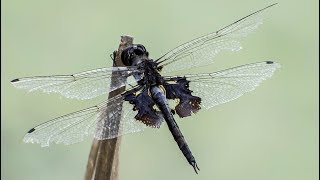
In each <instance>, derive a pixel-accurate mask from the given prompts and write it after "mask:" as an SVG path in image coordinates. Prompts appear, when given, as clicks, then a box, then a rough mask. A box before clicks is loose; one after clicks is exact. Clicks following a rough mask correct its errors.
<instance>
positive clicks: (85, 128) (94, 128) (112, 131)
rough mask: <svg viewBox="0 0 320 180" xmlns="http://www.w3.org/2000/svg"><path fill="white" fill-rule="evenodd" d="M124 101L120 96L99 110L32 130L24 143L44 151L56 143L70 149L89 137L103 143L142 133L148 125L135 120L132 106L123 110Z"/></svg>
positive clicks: (79, 114)
mask: <svg viewBox="0 0 320 180" xmlns="http://www.w3.org/2000/svg"><path fill="white" fill-rule="evenodd" d="M122 99H123V98H122V96H121V94H119V95H117V96H115V97H113V98H111V99H109V100H107V101H105V102H103V103H101V104H99V105H97V106H93V107H90V108H87V109H83V110H80V111H77V112H74V113H71V114H67V115H64V116H61V117H58V118H55V119H52V120H50V121H48V122H45V123H43V124H40V125H38V126H36V127H34V128H32V129H31V130H30V131H29V132H28V133H27V134H26V135H25V137H24V139H23V141H24V142H26V143H39V144H40V145H41V146H42V147H45V146H49V145H50V143H52V142H55V143H57V144H59V143H63V144H65V145H69V144H73V143H77V142H80V141H83V140H84V138H85V137H86V136H88V135H92V134H95V138H97V139H100V140H101V139H111V138H114V137H117V136H121V135H124V134H128V133H133V132H138V131H142V130H143V129H144V128H145V125H144V124H142V123H140V122H138V121H136V120H135V119H134V116H131V113H132V112H133V111H132V107H130V106H129V105H130V104H129V103H127V102H125V104H124V105H123V108H121V106H120V105H121V103H119V102H122ZM120 119H121V121H120ZM119 121H120V123H119ZM102 122H104V123H102ZM116 124H119V125H118V126H116ZM102 126H103V127H102ZM102 130H103V131H104V132H102Z"/></svg>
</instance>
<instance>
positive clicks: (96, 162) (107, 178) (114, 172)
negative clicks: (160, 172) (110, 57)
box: [84, 36, 133, 180]
mask: <svg viewBox="0 0 320 180" xmlns="http://www.w3.org/2000/svg"><path fill="white" fill-rule="evenodd" d="M132 42H133V38H132V37H130V36H121V42H120V45H119V48H118V51H117V52H116V56H115V63H114V65H113V66H124V65H123V64H122V62H121V57H120V55H121V52H122V51H123V50H124V49H125V48H126V47H127V46H129V45H131V44H132ZM114 78H115V77H111V85H112V83H114ZM124 91H125V87H122V88H119V89H117V90H114V91H112V92H110V93H109V96H108V99H110V98H112V97H114V96H115V95H118V94H119V93H122V92H124ZM120 118H121V116H120V117H119V121H118V122H119V123H120V120H121V119H120ZM120 143H121V138H120V137H117V138H113V139H106V140H97V139H93V142H92V145H91V149H90V153H89V158H88V162H87V168H86V173H85V178H84V179H85V180H92V179H93V177H94V179H95V180H117V179H118V175H119V150H120Z"/></svg>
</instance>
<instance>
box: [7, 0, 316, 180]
mask: <svg viewBox="0 0 320 180" xmlns="http://www.w3.org/2000/svg"><path fill="white" fill-rule="evenodd" d="M1 3H2V9H1V10H2V16H1V18H2V24H1V25H2V28H1V36H2V41H1V50H2V56H1V65H2V66H1V67H2V68H1V96H2V99H1V105H2V106H1V111H2V114H1V125H2V126H1V145H2V146H1V157H2V158H1V177H2V178H3V179H10V180H15V179H25V180H27V179H52V180H57V179H83V176H84V172H85V167H86V163H87V158H88V153H89V149H90V146H91V138H88V139H87V140H86V141H84V142H82V143H78V144H74V145H71V146H63V145H52V146H50V147H49V148H41V147H40V146H39V145H35V144H24V143H23V142H22V138H23V136H24V134H25V133H26V131H27V130H29V129H30V128H31V127H33V126H34V125H37V124H39V123H42V122H44V121H46V120H49V119H51V118H54V117H57V116H59V115H63V114H66V113H69V112H73V111H76V110H79V109H81V108H85V107H88V106H91V105H94V104H96V103H98V102H100V101H102V100H104V99H105V98H106V97H105V96H104V97H100V98H97V99H94V100H89V101H77V100H72V99H66V98H63V97H61V96H60V95H57V94H51V95H47V94H43V93H41V92H34V93H27V92H26V91H23V90H19V89H15V88H14V87H13V86H11V84H10V83H9V82H10V80H12V79H14V78H17V77H23V76H34V75H52V74H68V73H75V72H80V71H83V70H88V69H94V68H99V67H108V66H111V65H112V63H111V60H110V58H109V54H110V53H112V52H113V51H114V50H115V49H117V47H118V44H119V40H120V36H121V35H124V34H129V35H132V36H133V37H134V38H135V40H134V42H135V43H142V44H144V45H145V46H146V47H147V49H148V50H149V52H150V54H151V57H153V58H157V57H159V56H160V55H162V54H163V53H165V52H166V51H167V50H169V49H171V48H173V47H175V46H176V45H179V44H181V43H183V42H185V41H187V40H190V39H193V38H195V37H198V36H200V35H203V34H206V33H209V32H212V31H215V30H217V29H219V28H221V27H223V26H225V25H227V24H229V23H231V22H233V21H234V20H237V19H238V18H241V17H243V16H245V15H247V14H249V13H251V12H253V11H255V10H258V9H260V8H263V7H265V6H267V5H269V4H272V3H274V2H271V1H265V0H258V1H250V0H244V1H234V0H224V1H212V0H207V1H203V0H197V1H185V0H178V1H170V0H162V1H147V0H145V1H143V0H135V1H102V0H93V1H85V0H84V1H83V0H81V1H79V0H77V1H76V0H69V1H64V0H55V1H43V0H29V1H24V0H10V1H9V0H6V1H1ZM278 3H279V4H278V5H277V6H276V7H273V8H272V9H269V10H268V12H266V14H265V17H267V19H266V20H265V23H264V24H263V25H262V26H260V28H259V30H258V31H256V33H253V34H251V35H250V36H248V37H247V38H245V39H243V40H242V41H241V43H242V45H243V47H244V49H242V50H241V51H239V52H234V53H231V52H226V53H221V54H219V55H218V56H217V57H216V61H215V63H214V64H212V65H210V66H207V67H205V68H203V69H200V70H196V71H195V72H199V71H206V72H212V71H215V70H219V69H224V68H228V67H232V66H237V65H241V64H246V63H251V62H257V61H263V60H275V61H277V62H279V63H281V64H282V68H281V69H280V70H278V71H277V72H276V73H275V74H274V76H273V77H272V78H271V79H270V80H268V81H265V82H263V83H262V85H261V86H259V87H258V88H257V89H256V90H255V91H253V92H251V93H249V94H246V95H244V96H243V97H241V98H240V99H238V100H236V101H233V102H230V103H227V104H223V105H221V106H218V107H216V108H213V109H212V110H203V111H202V112H201V113H199V114H198V115H197V116H194V117H191V118H188V119H183V120H178V123H179V125H180V128H181V129H182V132H183V133H184V135H185V137H186V139H187V141H188V142H189V146H190V147H191V149H192V151H193V154H194V155H195V157H196V159H197V162H198V164H199V167H200V169H201V171H200V174H199V175H196V174H195V173H194V171H193V169H192V168H191V167H190V166H189V165H188V163H187V162H186V160H185V158H184V157H183V155H182V153H181V152H180V151H179V149H178V147H177V145H176V143H175V142H174V140H173V138H172V137H171V134H170V133H169V131H168V129H167V128H166V125H163V127H162V128H161V129H159V130H153V129H147V130H146V131H145V132H143V133H136V134H130V135H127V136H124V137H123V141H122V146H121V161H120V179H139V180H142V179H147V180H150V179H154V180H156V179H215V180H235V179H236V180H271V179H272V180H312V179H318V150H319V149H318V145H319V144H318V131H319V129H318V124H319V123H318V114H319V111H318V100H317V99H318V97H319V95H318V90H319V89H318V80H319V79H318V74H319V69H318V64H319V61H318V58H319V51H318V48H319V41H318V38H319V36H318V32H319V29H318V20H319V19H318V13H319V8H318V5H319V1H317V0H308V1H290V0H279V1H278ZM184 73H187V72H184Z"/></svg>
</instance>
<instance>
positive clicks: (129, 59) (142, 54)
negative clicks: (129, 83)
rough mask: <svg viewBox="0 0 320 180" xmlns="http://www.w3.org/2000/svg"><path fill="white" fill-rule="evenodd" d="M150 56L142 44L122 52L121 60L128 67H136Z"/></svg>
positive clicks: (134, 45)
mask: <svg viewBox="0 0 320 180" xmlns="http://www.w3.org/2000/svg"><path fill="white" fill-rule="evenodd" d="M148 56H149V52H148V51H147V50H146V48H145V47H144V46H143V45H142V44H133V45H131V46H129V47H127V48H126V49H124V50H123V51H122V53H121V60H122V63H123V64H124V65H126V66H136V65H138V64H140V63H141V62H142V61H143V59H147V58H148Z"/></svg>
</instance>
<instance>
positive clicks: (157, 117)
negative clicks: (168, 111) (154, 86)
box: [123, 89, 163, 128]
mask: <svg viewBox="0 0 320 180" xmlns="http://www.w3.org/2000/svg"><path fill="white" fill-rule="evenodd" d="M123 95H124V100H125V101H129V103H130V104H132V105H133V110H134V111H138V114H137V115H136V116H135V119H136V120H139V121H141V122H143V123H144V124H145V125H147V126H150V127H154V128H159V127H160V125H161V123H162V121H163V116H162V113H161V112H160V111H158V110H156V109H155V108H154V107H155V102H154V101H153V99H152V98H151V97H150V96H149V95H148V90H147V89H143V90H141V91H139V90H133V91H128V92H126V93H125V94H123Z"/></svg>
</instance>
